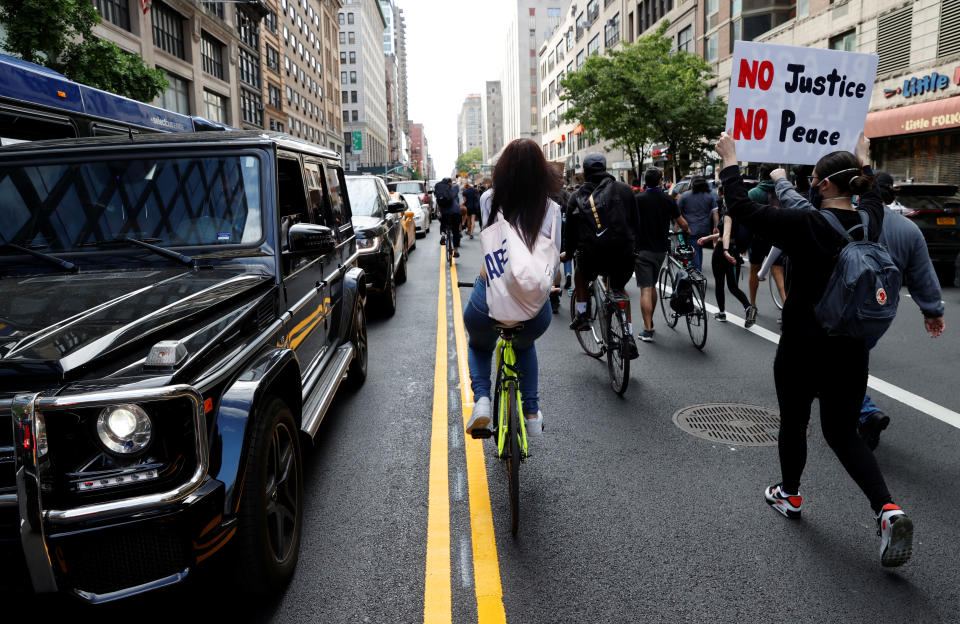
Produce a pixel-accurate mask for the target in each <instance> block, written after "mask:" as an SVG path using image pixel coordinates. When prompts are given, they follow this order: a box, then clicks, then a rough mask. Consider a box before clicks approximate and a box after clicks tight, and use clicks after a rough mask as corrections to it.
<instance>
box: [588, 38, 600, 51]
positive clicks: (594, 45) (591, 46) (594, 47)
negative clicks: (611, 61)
mask: <svg viewBox="0 0 960 624" xmlns="http://www.w3.org/2000/svg"><path fill="white" fill-rule="evenodd" d="M599 53H600V35H594V37H593V39H591V40H590V43H588V44H587V54H599Z"/></svg>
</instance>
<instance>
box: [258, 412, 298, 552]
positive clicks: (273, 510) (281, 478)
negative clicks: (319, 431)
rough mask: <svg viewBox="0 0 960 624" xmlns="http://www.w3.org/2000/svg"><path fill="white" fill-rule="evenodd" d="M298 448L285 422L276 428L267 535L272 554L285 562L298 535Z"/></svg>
mask: <svg viewBox="0 0 960 624" xmlns="http://www.w3.org/2000/svg"><path fill="white" fill-rule="evenodd" d="M297 486H298V484H297V465H296V448H295V446H294V441H293V435H292V434H291V432H290V429H289V428H287V426H286V425H285V424H284V423H278V424H277V425H276V427H275V428H274V430H273V436H272V438H271V440H270V447H269V449H268V452H267V486H266V492H265V494H266V498H267V513H266V516H267V536H268V539H269V543H270V554H271V555H272V556H273V558H274V560H275V561H277V562H283V561H286V560H287V558H288V557H289V556H290V554H291V551H292V550H293V543H294V541H295V540H296V535H297V528H298V527H297V522H298V515H299V514H298V511H299V508H300V498H299V488H298V487H297Z"/></svg>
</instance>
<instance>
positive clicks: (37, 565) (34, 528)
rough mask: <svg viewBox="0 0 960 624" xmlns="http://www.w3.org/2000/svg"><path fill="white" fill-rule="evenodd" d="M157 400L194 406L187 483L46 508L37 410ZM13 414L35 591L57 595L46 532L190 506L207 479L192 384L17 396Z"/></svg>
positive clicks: (199, 409)
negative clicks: (193, 459)
mask: <svg viewBox="0 0 960 624" xmlns="http://www.w3.org/2000/svg"><path fill="white" fill-rule="evenodd" d="M160 399H188V400H189V401H190V402H191V404H192V406H193V416H194V431H195V443H196V444H195V451H196V458H197V462H196V464H197V467H196V469H195V470H194V472H193V474H191V475H190V478H189V479H188V480H187V481H186V482H185V483H182V484H181V485H179V486H178V487H176V488H174V489H172V490H168V491H165V492H158V493H156V494H149V495H144V496H136V497H132V498H124V499H118V500H115V501H110V502H106V503H97V504H93V505H84V506H81V507H74V508H70V509H46V508H44V505H43V498H42V492H41V488H40V483H41V478H42V477H43V469H44V468H43V463H44V461H43V458H41V457H39V456H38V453H37V448H36V447H37V445H36V442H35V441H36V439H37V437H36V434H37V417H36V416H37V413H38V412H39V413H40V414H44V413H46V412H55V411H57V410H61V409H68V408H74V409H76V408H87V407H100V406H106V405H111V404H115V403H124V402H131V401H155V400H160ZM11 411H12V416H13V439H14V448H15V449H16V462H15V470H16V484H17V505H18V507H19V513H20V542H21V545H22V547H23V553H24V558H25V560H26V563H27V568H28V570H29V573H30V579H31V581H32V583H33V588H34V591H36V592H38V593H44V592H55V591H57V589H58V588H57V577H56V574H55V572H54V566H53V561H52V559H51V556H50V548H49V544H48V540H47V533H48V529H49V528H53V527H69V526H71V525H75V524H78V523H81V522H91V521H97V520H106V519H111V518H119V517H124V516H130V515H133V514H137V513H141V512H144V511H148V510H165V509H170V508H172V507H176V506H177V505H179V504H184V503H189V498H188V497H189V496H190V494H191V493H193V492H194V491H196V490H197V488H199V487H200V485H201V484H202V483H203V480H204V478H205V477H206V475H207V470H208V467H209V454H208V448H207V428H206V423H205V421H204V408H203V399H202V397H201V396H200V394H199V393H198V392H197V391H196V390H195V389H193V388H192V387H190V386H186V385H179V386H168V387H164V388H157V389H148V390H125V391H120V392H96V393H89V394H82V395H73V396H55V397H44V396H42V395H41V394H18V395H16V396H15V397H14V399H13V402H12V405H11Z"/></svg>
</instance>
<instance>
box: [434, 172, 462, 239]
mask: <svg viewBox="0 0 960 624" xmlns="http://www.w3.org/2000/svg"><path fill="white" fill-rule="evenodd" d="M433 195H434V198H435V199H436V200H437V207H438V208H439V209H440V231H441V232H442V233H443V234H441V236H440V244H441V245H446V238H445V237H446V232H447V230H448V229H449V230H450V231H451V232H453V257H454V258H459V257H460V189H459V187H457V185H456V184H453V183H452V180H450V178H444V179H442V180H440V181H439V182H437V184H436V186H434V187H433Z"/></svg>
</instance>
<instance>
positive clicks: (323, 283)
mask: <svg viewBox="0 0 960 624" xmlns="http://www.w3.org/2000/svg"><path fill="white" fill-rule="evenodd" d="M326 287H327V281H326V280H317V288H326Z"/></svg>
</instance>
